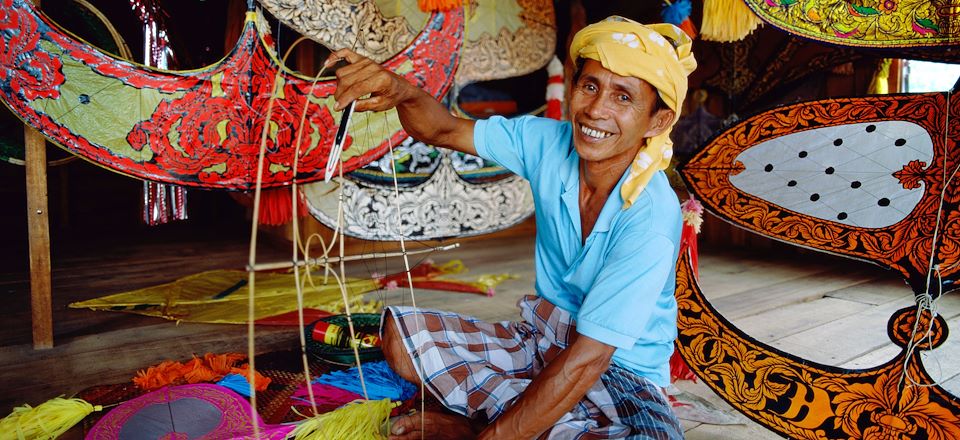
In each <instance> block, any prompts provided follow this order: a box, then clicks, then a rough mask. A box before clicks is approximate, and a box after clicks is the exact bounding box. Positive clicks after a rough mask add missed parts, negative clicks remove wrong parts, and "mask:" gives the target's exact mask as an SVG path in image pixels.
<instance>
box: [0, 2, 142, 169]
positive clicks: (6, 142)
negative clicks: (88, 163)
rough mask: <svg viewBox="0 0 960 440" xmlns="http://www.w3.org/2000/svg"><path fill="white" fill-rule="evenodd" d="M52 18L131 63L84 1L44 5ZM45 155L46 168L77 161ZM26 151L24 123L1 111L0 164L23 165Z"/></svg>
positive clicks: (59, 153) (115, 36)
mask: <svg viewBox="0 0 960 440" xmlns="http://www.w3.org/2000/svg"><path fill="white" fill-rule="evenodd" d="M46 4H47V6H48V9H47V10H48V11H49V13H50V14H51V18H53V19H54V20H56V22H57V23H60V24H61V25H63V26H64V28H66V29H70V31H71V32H72V33H74V34H76V35H77V36H79V37H80V38H82V39H84V40H86V41H89V42H90V43H91V44H93V45H94V46H96V47H98V48H101V49H103V50H104V51H106V52H109V53H112V54H116V56H118V57H120V58H123V59H128V60H129V59H132V58H133V56H132V55H131V54H130V49H129V47H128V46H127V43H126V42H125V41H124V40H123V37H121V36H120V34H119V32H117V30H116V28H115V27H114V26H113V25H112V24H111V23H110V21H109V20H108V19H107V17H106V16H105V15H103V13H102V12H100V10H98V9H97V8H96V7H94V6H93V5H92V4H90V3H89V2H87V1H86V0H61V1H53V0H50V1H47V2H46ZM54 150H56V151H53V150H48V151H47V156H55V157H57V158H56V159H53V160H48V162H47V165H48V166H57V165H62V164H66V163H69V162H72V161H73V160H75V159H76V158H77V157H76V156H74V155H72V154H68V153H66V152H64V151H61V150H59V149H54ZM24 159H25V151H24V146H23V123H22V122H20V120H19V119H17V118H16V117H15V116H14V115H13V114H11V113H10V112H9V111H8V110H7V109H6V108H3V109H0V161H5V162H9V163H12V164H14V165H23V164H24V163H25V162H24Z"/></svg>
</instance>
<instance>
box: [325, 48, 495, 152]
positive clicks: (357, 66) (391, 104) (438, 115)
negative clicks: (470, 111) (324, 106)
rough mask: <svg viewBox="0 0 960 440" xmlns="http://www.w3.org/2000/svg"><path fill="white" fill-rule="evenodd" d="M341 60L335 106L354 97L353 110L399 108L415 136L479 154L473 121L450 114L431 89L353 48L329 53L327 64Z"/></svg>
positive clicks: (334, 96)
mask: <svg viewBox="0 0 960 440" xmlns="http://www.w3.org/2000/svg"><path fill="white" fill-rule="evenodd" d="M340 60H343V61H346V62H347V65H346V66H343V67H340V68H339V69H337V90H336V92H334V94H333V98H334V100H335V101H336V105H335V106H334V109H335V110H337V111H341V110H343V109H344V108H346V107H347V105H348V104H350V102H351V101H356V105H355V106H354V111H359V112H362V111H384V110H389V109H392V108H396V109H397V113H398V115H399V117H400V124H402V125H403V129H404V130H406V131H407V133H408V134H409V135H410V136H412V137H413V138H414V139H416V140H418V141H421V142H425V143H427V144H430V145H434V146H438V147H447V148H452V149H454V150H457V151H460V152H464V153H468V154H474V155H475V154H477V150H476V149H475V148H474V146H473V121H471V120H467V119H460V118H457V117H455V116H453V115H451V114H450V112H449V111H448V110H447V108H446V107H444V106H443V105H442V104H440V102H438V101H437V100H436V98H434V97H433V96H431V95H430V94H429V93H427V92H425V91H423V90H421V89H420V88H418V87H417V86H415V85H414V84H411V83H410V82H409V81H407V80H406V79H405V78H403V77H401V76H399V75H397V74H395V73H393V72H391V71H389V70H387V69H385V68H383V66H381V65H380V64H377V63H376V62H374V61H373V60H371V59H369V58H366V57H364V56H362V55H360V54H358V53H356V52H354V51H352V50H350V49H340V50H338V51H336V52H334V53H332V54H330V56H329V57H328V58H327V60H326V61H324V66H326V67H329V66H332V65H333V64H336V63H337V62H338V61H340Z"/></svg>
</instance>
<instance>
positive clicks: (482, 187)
mask: <svg viewBox="0 0 960 440" xmlns="http://www.w3.org/2000/svg"><path fill="white" fill-rule="evenodd" d="M416 144H419V145H423V144H420V143H419V142H414V145H416ZM433 151H435V152H436V153H437V154H438V156H437V157H438V158H439V163H438V164H437V166H436V172H434V173H432V174H429V175H428V176H429V177H427V179H426V181H425V182H423V183H422V184H420V185H417V186H412V187H402V188H400V189H399V194H400V203H399V206H400V218H402V219H403V229H402V230H401V231H399V232H398V231H397V230H396V224H395V223H396V218H397V212H396V211H395V210H394V209H393V205H392V204H391V203H390V201H391V200H392V199H393V198H394V197H395V194H394V191H393V188H392V182H391V184H390V187H389V188H388V187H387V185H385V184H379V185H378V184H371V183H369V182H366V183H365V182H363V181H362V180H360V178H359V177H358V175H357V173H356V172H354V173H351V175H350V176H349V177H347V178H345V179H343V180H337V181H334V182H330V183H322V182H317V183H312V184H310V185H306V186H304V187H303V193H304V196H305V197H306V200H307V206H308V207H309V209H310V213H311V214H312V215H313V216H314V217H315V218H316V219H317V220H320V222H321V223H323V224H324V225H327V226H329V227H334V226H335V225H336V224H337V201H338V198H337V192H336V188H337V186H338V185H343V216H344V233H345V234H347V235H350V236H352V237H359V238H363V239H367V240H396V239H397V236H398V233H399V234H403V236H404V237H406V238H409V239H415V240H432V239H443V238H450V237H463V236H471V235H480V234H485V233H489V232H493V231H498V230H501V229H506V228H508V227H510V226H513V225H515V224H517V223H519V222H521V221H523V220H524V219H526V218H527V217H529V216H530V215H531V214H533V198H532V197H533V196H532V195H531V194H530V185H529V184H528V183H527V181H526V180H523V179H521V178H520V177H518V176H516V175H512V174H511V175H509V176H507V177H505V178H503V179H501V180H495V181H493V182H488V183H479V184H472V183H470V182H468V181H466V180H464V179H463V177H462V176H461V175H460V174H458V172H457V170H456V169H455V166H454V163H453V158H454V155H457V154H459V153H455V152H447V151H438V150H433ZM462 161H463V159H462V158H461V163H462ZM497 168H499V167H497ZM399 177H400V175H398V178H399Z"/></svg>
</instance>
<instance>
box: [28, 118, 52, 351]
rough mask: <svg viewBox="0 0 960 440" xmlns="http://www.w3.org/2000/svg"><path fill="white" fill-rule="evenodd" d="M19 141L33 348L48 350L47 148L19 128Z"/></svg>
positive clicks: (33, 132) (34, 134) (32, 133)
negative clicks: (23, 168) (22, 153)
mask: <svg viewBox="0 0 960 440" xmlns="http://www.w3.org/2000/svg"><path fill="white" fill-rule="evenodd" d="M23 139H24V148H25V150H26V154H25V159H26V160H25V161H26V168H27V170H26V171H27V230H28V232H29V234H30V235H29V240H30V309H31V312H32V315H33V348H37V349H39V348H52V347H53V316H52V307H51V290H52V289H51V283H50V217H49V215H48V213H47V145H46V140H45V139H44V138H43V136H42V135H41V134H40V133H39V132H38V131H36V130H34V129H33V128H31V127H29V126H26V125H25V126H24V127H23Z"/></svg>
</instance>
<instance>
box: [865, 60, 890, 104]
mask: <svg viewBox="0 0 960 440" xmlns="http://www.w3.org/2000/svg"><path fill="white" fill-rule="evenodd" d="M890 63H891V60H890V58H884V59H882V60H880V64H878V65H877V71H876V72H874V74H873V79H872V80H870V85H869V86H867V94H870V95H886V94H887V93H890V82H889V81H890Z"/></svg>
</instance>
